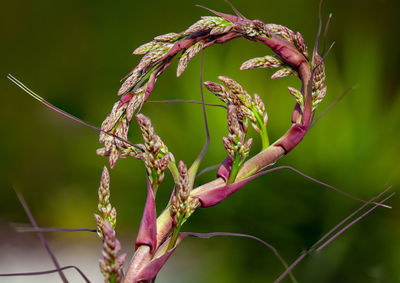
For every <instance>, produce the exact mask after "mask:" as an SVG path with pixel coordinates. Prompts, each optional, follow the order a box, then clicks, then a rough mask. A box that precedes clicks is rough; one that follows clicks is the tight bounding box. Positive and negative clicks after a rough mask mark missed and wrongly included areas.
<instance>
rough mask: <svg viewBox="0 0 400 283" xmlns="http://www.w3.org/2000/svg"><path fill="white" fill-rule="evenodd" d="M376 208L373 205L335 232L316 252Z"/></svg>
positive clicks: (385, 199)
mask: <svg viewBox="0 0 400 283" xmlns="http://www.w3.org/2000/svg"><path fill="white" fill-rule="evenodd" d="M394 194H395V193H392V194H391V195H389V196H388V197H386V198H384V199H383V200H382V201H380V202H379V204H382V203H384V202H385V201H387V200H388V199H390V198H391V197H393V196H394ZM377 207H378V204H375V205H374V207H372V208H370V209H369V210H367V211H366V212H364V213H363V214H362V215H360V216H359V217H357V218H356V219H355V220H353V221H352V222H350V223H349V224H347V225H346V226H344V227H343V228H342V229H341V230H340V231H339V232H337V233H336V234H335V235H333V236H332V237H331V238H330V239H329V240H327V241H326V242H325V243H324V244H322V245H321V246H320V247H319V248H318V249H317V252H320V251H321V250H322V249H323V248H325V247H326V246H327V245H328V244H329V243H331V242H332V241H333V240H335V239H336V238H337V237H338V236H340V235H341V234H342V233H343V232H344V231H346V230H347V229H348V228H350V227H351V226H353V225H354V224H355V223H357V222H358V221H360V220H361V219H363V218H364V217H365V216H367V215H368V214H369V213H370V212H372V211H373V210H375V209H376V208H377Z"/></svg>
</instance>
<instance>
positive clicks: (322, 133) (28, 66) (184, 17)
mask: <svg viewBox="0 0 400 283" xmlns="http://www.w3.org/2000/svg"><path fill="white" fill-rule="evenodd" d="M233 2H234V3H233V4H234V5H235V6H236V7H237V8H238V9H239V11H241V12H242V13H243V14H244V15H245V16H246V17H248V18H250V19H256V18H257V19H260V20H262V21H264V22H266V23H277V24H283V25H286V26H288V27H289V28H291V29H293V30H295V31H300V32H301V33H302V34H303V36H304V38H305V40H306V43H307V45H308V46H309V49H312V46H313V43H314V41H315V37H316V32H317V27H318V25H317V24H318V12H317V11H318V1H311V0H296V1H292V0H291V1H284V2H280V1H261V0H249V1H233ZM195 4H202V5H205V6H207V7H210V8H212V9H215V10H218V11H223V12H228V13H231V10H230V8H229V6H228V5H227V4H226V3H225V2H224V1H222V0H220V1H211V0H207V1H206V0H199V1H195V2H193V1H178V0H170V1H132V0H131V1H126V0H125V1H118V2H117V1H116V2H112V1H77V0H69V1H64V0H59V1H48V0H43V1H41V0H39V1H28V0H18V1H12V0H3V1H1V3H0V54H1V55H0V58H1V64H0V90H1V91H0V92H1V95H0V99H1V101H0V109H1V110H0V129H1V130H0V132H1V134H0V135H1V139H0V160H1V162H0V172H1V177H0V233H1V234H0V250H1V256H0V273H5V272H24V271H34V270H42V269H49V268H52V267H53V266H52V263H51V261H50V259H49V257H48V256H47V254H46V253H45V250H44V249H43V248H42V247H41V244H40V242H39V240H38V238H37V236H36V235H34V234H30V233H16V232H15V227H18V226H22V225H25V224H27V223H28V219H27V217H26V215H25V214H24V212H23V209H22V207H21V205H20V204H19V202H18V200H17V198H16V196H15V193H14V191H13V188H15V189H16V190H18V191H19V192H21V193H22V194H23V196H24V197H25V199H26V201H27V203H28V204H29V206H30V208H31V210H32V212H33V214H34V216H35V217H36V220H37V222H38V223H39V225H40V226H42V227H66V228H76V227H90V228H93V227H94V220H93V213H95V212H96V207H97V189H98V184H99V178H100V174H101V171H102V167H103V166H104V165H105V164H106V160H105V159H104V158H102V157H98V156H96V154H95V150H96V148H98V147H99V144H98V141H97V140H98V133H96V132H95V131H93V130H91V129H88V128H85V127H83V126H81V125H79V124H76V123H74V122H72V121H70V120H68V119H66V118H64V117H62V116H60V115H58V114H56V113H54V112H52V111H50V110H48V109H46V108H45V107H44V106H42V105H41V104H39V103H38V102H36V101H34V100H33V99H32V98H30V97H28V96H27V95H25V94H24V93H23V92H22V91H21V90H20V89H19V88H17V87H16V86H15V85H13V84H12V83H11V82H10V81H8V80H7V79H6V75H7V74H8V73H11V74H13V75H14V76H15V77H17V78H18V79H20V80H21V81H23V82H24V83H25V84H26V85H28V86H29V87H30V88H32V89H33V90H34V91H36V92H38V93H39V94H40V95H42V96H43V97H45V98H46V99H47V100H49V101H50V102H51V103H53V104H55V105H56V106H58V107H60V108H62V109H64V110H66V111H68V112H69V113H72V114H73V115H76V116H77V117H79V118H81V119H83V120H84V121H86V122H88V123H91V124H93V125H96V126H99V125H100V124H101V122H102V120H103V119H104V118H105V116H106V115H107V114H108V113H109V111H110V110H111V107H112V105H113V103H114V102H115V101H116V100H117V96H116V92H117V90H118V89H119V86H120V82H119V80H120V79H121V78H122V77H123V76H124V75H125V74H126V73H128V72H129V71H130V70H131V69H132V68H133V67H134V65H135V64H137V63H138V61H139V59H140V57H138V56H133V55H131V52H132V51H133V50H134V49H135V48H136V47H137V46H139V45H140V44H142V43H145V42H148V41H150V40H151V39H152V38H153V37H154V36H156V35H159V34H164V33H168V32H173V31H175V32H179V31H182V30H184V29H186V28H187V27H188V26H190V25H191V24H192V23H194V22H195V21H197V20H198V19H199V17H200V16H202V15H209V14H210V13H209V12H208V11H205V10H203V9H201V8H198V7H195ZM399 4H400V3H399V1H396V0H392V1H391V0H371V1H351V0H350V1H349V0H347V1H344V0H336V1H325V3H324V4H323V9H322V15H323V18H324V20H326V19H327V16H328V14H329V13H330V12H332V13H333V19H332V23H331V25H330V28H329V33H328V37H327V39H326V41H327V43H328V44H329V43H331V42H332V41H335V42H336V45H335V47H334V48H333V50H332V52H331V53H330V55H329V56H328V58H327V60H326V67H327V85H328V94H327V96H326V99H325V101H324V102H323V103H322V104H321V105H320V106H319V108H318V110H317V112H318V113H321V112H322V111H323V110H324V109H326V108H327V107H328V106H329V105H330V103H332V102H333V101H334V100H335V99H336V98H338V97H339V96H340V95H341V94H342V93H343V92H344V91H345V90H346V89H348V88H350V87H353V86H357V88H356V89H355V90H353V91H352V92H351V93H349V94H348V95H347V96H346V98H344V99H343V101H341V102H340V103H339V104H338V105H337V106H335V107H334V108H333V109H332V110H331V111H330V112H329V113H328V114H327V115H326V116H324V117H323V118H322V119H321V120H320V122H319V123H318V124H317V125H316V126H315V127H314V128H313V129H312V130H311V131H310V132H309V134H308V135H307V136H306V138H305V139H304V141H303V142H302V143H301V144H300V145H299V146H298V147H297V148H296V149H295V150H294V151H293V152H291V153H290V154H289V155H288V156H286V157H284V158H283V159H281V160H280V161H279V165H291V166H294V167H296V168H297V169H299V170H302V171H303V172H305V173H307V174H309V175H311V176H313V177H315V178H317V179H320V180H322V181H324V182H327V183H329V184H332V185H334V186H337V187H339V188H341V189H342V190H344V191H346V192H348V193H350V194H353V195H356V196H358V197H360V198H364V199H369V198H370V197H372V196H373V195H376V194H377V193H379V192H380V191H382V190H383V189H384V188H385V187H386V186H388V185H393V189H392V191H394V192H397V191H398V190H399V186H400V174H399V173H400V165H399V164H400V162H399V157H400V147H399V142H398V139H399V138H400V135H399V130H400V114H399V111H400V83H399V77H400V67H399V65H400V57H399V54H400V52H399V43H400V41H399V34H400V28H399V27H400V25H399V18H398V17H399V11H400V5H399ZM267 54H271V52H270V51H269V50H268V49H267V48H265V47H264V46H262V45H260V44H255V43H252V42H248V41H246V40H244V39H236V40H235V41H232V42H229V43H228V44H226V45H225V46H214V47H212V48H210V49H207V50H206V51H205V59H204V74H203V78H204V80H216V77H217V76H218V75H227V76H230V77H232V78H234V79H236V80H237V81H239V82H240V83H242V84H243V86H244V87H245V88H246V89H247V90H248V91H249V92H250V93H255V92H256V93H258V94H260V95H261V97H262V98H263V99H264V102H265V104H266V107H267V110H268V112H269V132H270V138H271V139H272V140H275V139H276V138H278V137H279V136H280V135H282V134H283V133H284V132H285V131H286V129H287V128H288V127H290V113H291V110H292V108H293V99H292V97H291V96H290V95H289V93H288V91H287V90H286V86H288V85H290V86H298V81H297V80H296V79H294V78H287V79H281V80H279V81H271V80H270V79H269V76H270V75H271V74H272V71H271V70H249V71H244V72H243V71H240V70H239V66H240V65H241V63H242V62H243V61H245V60H247V59H250V58H253V57H257V56H264V55H267ZM175 68H176V62H175V64H174V65H172V66H171V67H170V68H169V70H168V71H166V73H165V74H164V75H163V76H162V77H161V78H160V79H159V80H158V82H157V85H156V87H155V89H154V91H153V93H152V99H157V100H161V99H174V98H182V99H199V97H200V93H199V73H200V56H198V58H195V59H193V61H192V62H191V63H190V65H189V67H188V69H187V70H186V72H185V73H184V74H183V75H182V77H181V78H179V79H177V78H176V76H175ZM205 95H206V101H207V102H217V100H216V99H215V98H214V97H212V96H211V95H210V93H207V92H205ZM143 113H144V114H146V115H148V116H150V117H151V118H152V122H153V124H154V126H155V128H156V131H157V133H158V134H159V135H160V136H161V137H162V138H163V140H164V141H165V143H166V144H167V145H168V147H169V148H170V150H171V151H172V152H173V153H174V155H175V158H176V159H182V160H184V161H185V162H186V163H191V162H192V161H193V160H194V158H195V157H196V155H197V154H198V152H199V151H200V150H201V148H202V146H203V141H204V139H205V134H204V127H203V124H202V115H201V107H200V106H198V105H189V104H151V105H150V104H146V105H145V106H144V108H143ZM207 114H208V118H209V123H210V131H211V146H210V149H209V151H208V153H207V155H206V157H205V160H204V163H203V166H202V168H205V167H207V166H209V165H214V164H216V163H218V162H221V161H222V160H223V159H224V158H225V153H224V150H223V146H222V143H221V137H222V135H226V133H227V130H226V118H225V115H226V114H225V112H224V110H223V109H220V108H209V109H208V110H207ZM130 140H131V141H134V142H141V137H140V136H139V134H138V131H137V128H136V127H134V126H133V127H132V130H131V132H130ZM258 146H259V143H255V144H254V146H253V151H252V152H253V153H254V152H256V149H257V147H258ZM214 174H215V172H211V173H208V174H205V175H203V176H201V177H200V178H199V180H198V183H199V184H201V183H204V182H207V181H208V180H211V179H212V178H213V177H214ZM171 189H172V181H171V178H170V176H167V177H166V181H165V182H164V184H163V186H162V187H161V188H160V193H159V197H158V200H157V204H158V207H159V209H161V208H162V207H164V206H165V204H166V202H167V200H168V196H169V193H170V191H171ZM144 200H145V174H144V167H143V165H142V164H141V162H139V161H137V160H133V159H127V160H119V161H118V162H117V165H116V166H115V168H114V169H113V170H112V171H111V201H112V203H113V204H114V206H116V208H117V210H118V236H119V238H120V239H121V241H122V244H123V249H124V251H126V252H127V253H128V257H130V256H131V255H132V253H133V245H134V239H135V236H136V233H137V229H138V224H139V221H140V217H141V213H142V211H143V205H144ZM389 203H390V205H392V206H393V209H391V210H388V209H382V208H380V209H377V210H375V211H374V212H373V213H372V214H370V215H369V216H368V217H366V218H364V219H363V220H362V221H360V222H359V223H357V224H355V225H354V226H353V227H352V228H351V229H349V230H348V231H347V232H346V233H344V234H343V235H342V236H340V237H339V238H338V239H336V240H335V241H334V242H333V243H332V244H331V245H329V246H328V247H327V248H326V249H324V250H323V251H322V252H321V253H319V254H312V255H310V256H309V257H307V258H306V259H305V260H304V261H303V262H301V263H300V264H299V265H298V266H297V267H296V268H295V270H294V274H295V275H296V277H297V279H298V281H299V282H400V268H399V266H400V225H399V224H400V223H399V221H400V201H399V198H398V196H395V197H394V198H393V199H391V200H390V201H389ZM360 205H361V203H359V202H357V201H354V200H352V199H348V198H346V197H344V196H343V195H340V194H338V193H336V192H333V191H331V190H328V189H326V188H324V187H322V186H320V185H317V184H314V183H311V182H310V181H308V180H306V179H304V178H303V177H301V176H299V175H296V174H294V173H293V172H283V171H282V172H276V173H273V174H271V175H267V176H264V177H262V178H260V179H259V180H256V181H254V182H252V183H251V184H249V185H247V187H245V188H244V189H242V190H241V191H239V192H238V193H236V194H235V195H233V196H232V197H230V198H229V199H227V200H226V201H224V202H223V203H221V204H220V205H218V206H216V207H212V208H209V209H202V210H199V211H197V212H196V213H195V214H194V215H193V216H192V217H191V219H190V221H189V222H188V223H187V224H185V226H184V230H186V231H195V232H212V231H226V232H228V231H229V232H236V233H247V234H251V235H255V236H258V237H260V238H262V239H264V240H266V241H267V242H269V243H271V244H272V245H274V246H275V247H276V248H277V249H278V251H279V252H280V253H281V254H282V256H283V257H284V258H285V259H286V260H287V261H288V262H292V261H293V260H295V259H296V258H297V256H298V255H299V254H300V253H301V251H302V250H304V249H307V248H308V247H310V246H311V245H312V244H313V243H314V242H315V241H317V240H318V239H319V238H320V237H321V236H322V235H323V234H324V232H327V231H328V230H329V229H330V228H331V227H333V226H334V225H336V224H337V223H338V222H339V221H340V220H341V219H342V218H344V217H345V216H347V215H348V214H350V213H351V212H352V211H353V210H355V209H356V208H357V207H359V206H360ZM45 236H46V239H47V240H48V241H49V244H50V246H51V248H53V249H54V251H55V253H56V255H57V257H58V259H59V261H60V263H61V265H71V264H76V265H78V266H79V267H81V268H82V269H83V271H84V272H85V273H86V274H87V275H88V276H89V277H90V279H91V280H93V282H101V281H102V277H101V274H100V272H99V271H98V263H97V261H98V258H99V257H100V255H101V254H100V253H101V243H100V240H99V239H98V238H97V236H96V235H95V234H94V233H92V234H90V233H84V232H81V233H73V234H71V233H70V234H67V233H47V234H46V235H45ZM281 272H283V267H282V266H281V265H280V263H279V262H278V261H277V260H276V258H275V257H274V255H273V254H272V253H271V251H270V250H268V249H267V248H265V247H263V246H261V245H260V244H259V243H257V242H255V241H251V240H248V239H240V238H226V237H224V238H222V237H220V238H213V239H210V240H200V239H187V240H185V241H184V243H183V244H182V245H181V246H180V247H179V248H178V250H177V251H176V253H175V254H174V255H173V256H172V257H171V259H170V261H169V262H168V264H167V265H166V266H165V267H164V268H163V270H162V271H161V273H160V274H159V276H158V279H157V282H272V281H273V280H274V279H276V278H277V277H278V276H279V275H280V274H281ZM66 274H67V276H68V278H70V280H71V281H72V282H83V281H82V280H81V279H79V277H78V276H76V275H75V273H74V272H73V271H67V272H66ZM34 280H37V282H57V281H58V280H59V279H58V277H57V275H46V276H40V277H36V278H32V277H18V278H1V280H0V281H1V282H36V281H34ZM285 282H287V281H285Z"/></svg>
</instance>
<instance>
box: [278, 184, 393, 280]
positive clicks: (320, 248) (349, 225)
mask: <svg viewBox="0 0 400 283" xmlns="http://www.w3.org/2000/svg"><path fill="white" fill-rule="evenodd" d="M390 188H391V187H388V188H386V189H385V190H384V191H383V192H382V193H380V194H379V195H378V196H375V197H373V198H371V199H370V200H369V201H368V202H367V203H366V204H364V205H362V206H361V207H360V208H359V209H357V210H356V211H355V212H353V213H352V214H351V215H350V216H348V217H346V218H345V219H344V220H342V221H341V222H340V223H339V224H338V225H336V226H335V228H334V229H332V230H331V231H329V232H328V234H327V235H329V234H331V233H332V232H333V231H334V230H336V229H337V228H338V227H340V226H341V225H342V224H343V223H344V222H346V221H347V220H348V219H350V218H351V217H352V216H353V215H355V214H356V213H358V212H359V211H360V210H361V209H363V208H364V207H365V206H366V205H368V204H370V203H372V202H371V201H372V200H373V199H376V198H377V197H379V196H381V195H382V194H384V193H385V192H386V191H387V190H389V189H390ZM393 195H394V193H393V194H391V195H390V196H388V197H387V198H385V199H383V200H382V201H380V202H379V203H377V204H375V206H374V207H372V208H371V209H369V210H368V211H367V212H365V213H364V214H362V215H361V216H360V217H358V218H357V219H355V220H354V221H352V222H351V223H349V224H348V225H346V226H345V227H344V228H343V229H341V230H340V231H339V232H337V233H336V234H335V235H333V236H332V237H331V238H330V239H329V240H327V241H326V242H325V243H324V244H322V245H321V246H320V247H319V248H318V249H317V251H318V252H319V251H321V250H322V249H323V248H324V247H325V246H326V245H328V244H329V243H331V242H332V241H333V240H334V239H336V238H337V237H338V236H339V235H340V234H342V233H343V232H344V231H346V230H347V229H348V228H349V227H351V226H352V225H353V224H355V223H356V222H358V221H359V220H361V219H362V218H363V217H365V216H366V215H367V214H369V213H370V212H371V211H373V210H374V209H376V208H377V207H378V206H379V204H380V205H381V204H382V203H384V202H385V201H386V200H388V199H389V198H391V197H392V196H393ZM327 235H325V236H324V237H323V239H325V238H326V237H327ZM321 241H322V239H320V240H319V241H318V242H317V243H315V244H314V245H313V246H312V247H311V248H310V249H309V250H308V251H304V252H303V253H302V254H301V255H300V256H299V257H298V258H297V259H296V260H295V261H294V262H293V263H292V264H291V265H290V267H289V268H288V269H287V270H286V271H285V272H284V273H282V274H281V276H279V278H278V279H277V280H275V283H278V282H280V281H281V280H282V279H283V278H284V277H285V276H286V275H287V274H288V273H289V272H290V271H291V270H292V269H293V268H294V267H295V266H296V265H297V264H298V263H299V262H300V261H301V260H303V258H304V257H305V256H306V255H307V254H309V253H310V252H311V251H312V250H313V249H314V247H315V246H316V245H317V244H318V243H320V242H321Z"/></svg>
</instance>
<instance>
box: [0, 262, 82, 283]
mask: <svg viewBox="0 0 400 283" xmlns="http://www.w3.org/2000/svg"><path fill="white" fill-rule="evenodd" d="M71 268H73V269H75V270H76V271H78V273H79V274H80V275H81V276H82V278H83V280H85V282H88V283H90V280H89V279H88V278H87V277H86V275H85V274H84V273H83V272H82V270H80V269H79V268H78V267H76V266H74V265H68V266H63V267H61V268H57V269H50V270H44V271H35V272H19V273H0V277H6V276H32V275H43V274H50V273H54V272H61V271H62V270H65V269H71Z"/></svg>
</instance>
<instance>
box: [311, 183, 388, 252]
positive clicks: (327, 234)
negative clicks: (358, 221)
mask: <svg viewBox="0 0 400 283" xmlns="http://www.w3.org/2000/svg"><path fill="white" fill-rule="evenodd" d="M390 188H391V186H390V187H388V188H386V189H385V190H384V191H383V192H381V193H380V194H379V195H377V196H375V197H373V198H371V199H370V200H369V201H368V202H366V203H364V204H363V205H362V206H360V207H359V208H358V209H357V210H356V211H354V212H353V213H351V214H350V215H349V216H347V217H346V218H344V219H343V220H342V221H340V222H339V223H338V224H337V225H336V226H335V227H333V228H332V229H331V230H330V231H329V232H328V233H326V234H325V235H324V236H323V237H322V238H321V239H319V240H318V241H317V242H316V243H315V244H314V245H312V247H311V248H310V249H309V252H311V251H313V250H314V249H315V247H316V246H318V245H319V244H320V243H321V242H323V241H324V240H325V239H326V238H327V237H329V235H331V234H332V233H333V232H335V231H336V230H337V229H339V227H340V226H342V225H343V224H344V223H346V222H347V221H348V220H349V219H351V218H352V217H353V216H354V215H356V214H357V213H359V212H360V211H361V210H362V209H364V207H366V206H367V205H368V204H370V203H372V201H373V200H375V199H377V198H379V197H380V196H381V195H383V194H384V193H386V192H387V191H388V190H389V189H390Z"/></svg>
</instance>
